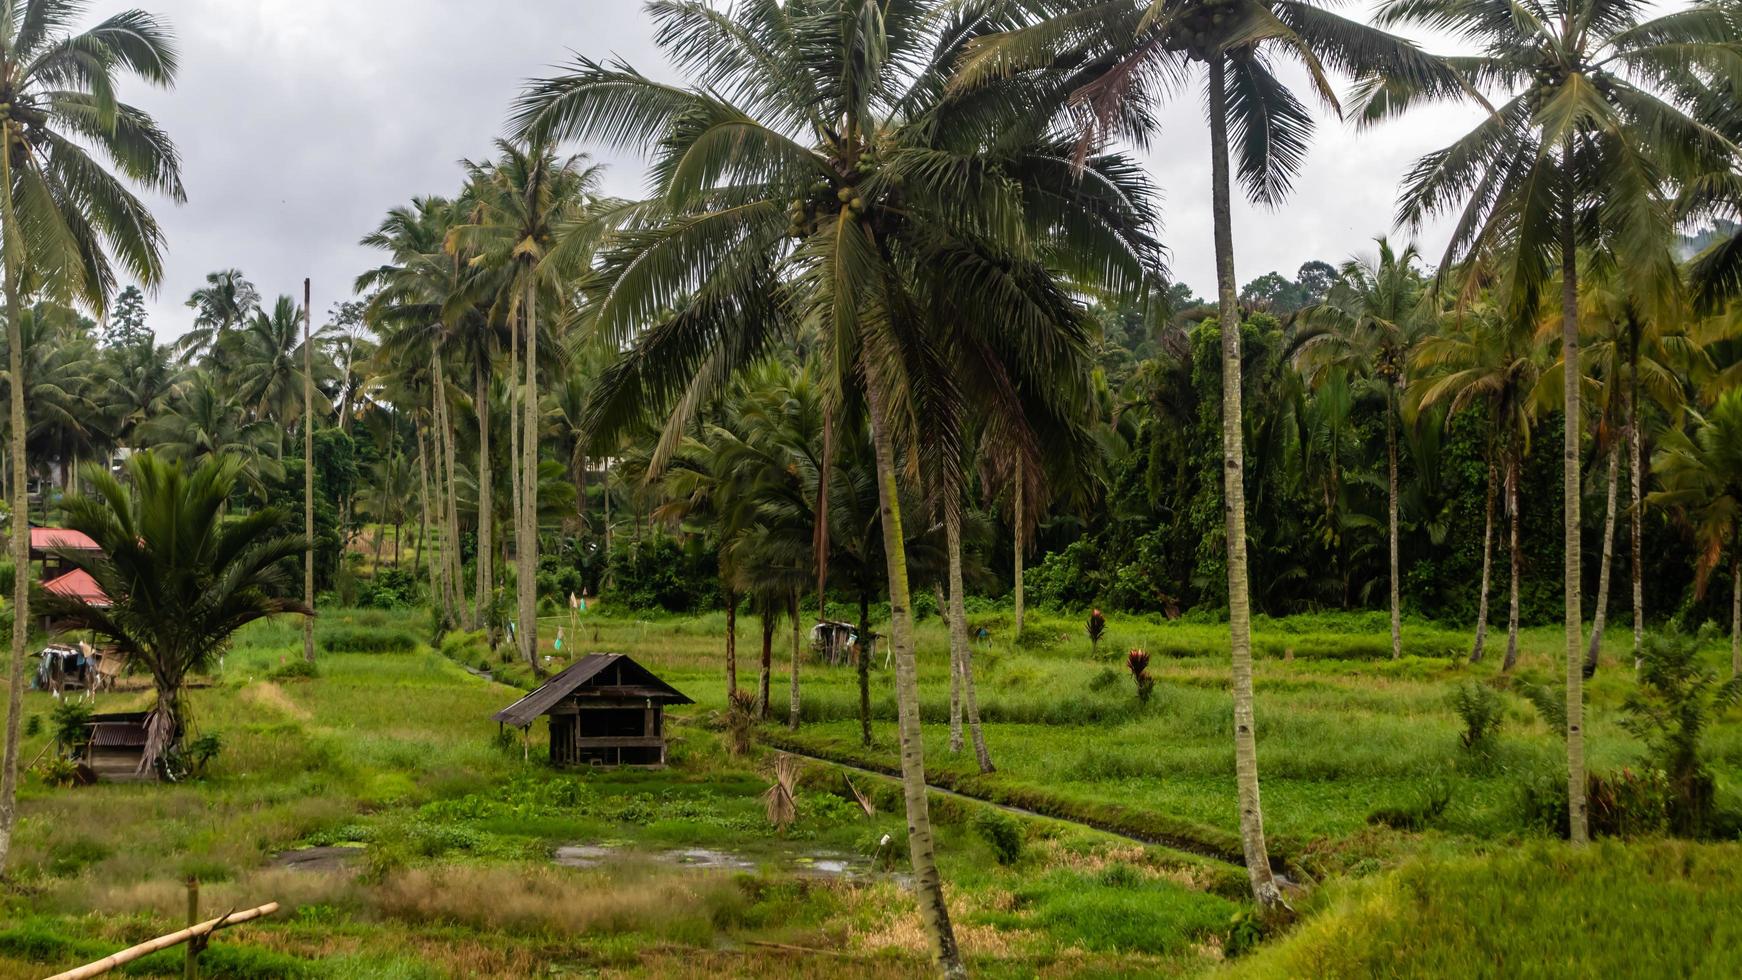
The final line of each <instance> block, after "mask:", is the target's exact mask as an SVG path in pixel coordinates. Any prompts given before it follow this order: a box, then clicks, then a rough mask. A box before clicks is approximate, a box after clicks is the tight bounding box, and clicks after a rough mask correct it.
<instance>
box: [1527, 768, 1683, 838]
mask: <svg viewBox="0 0 1742 980" xmlns="http://www.w3.org/2000/svg"><path fill="white" fill-rule="evenodd" d="M1585 801H1586V816H1587V819H1588V826H1589V829H1590V833H1591V836H1592V837H1641V836H1647V835H1650V834H1656V833H1661V832H1662V831H1663V830H1664V828H1665V827H1666V826H1668V824H1669V805H1670V786H1669V780H1668V778H1666V777H1665V776H1664V774H1663V773H1662V772H1659V771H1657V770H1643V771H1640V772H1634V771H1633V770H1631V769H1622V770H1620V771H1619V772H1613V773H1607V774H1605V773H1600V772H1594V771H1593V772H1588V773H1586V774H1585ZM1519 803H1520V806H1521V809H1522V810H1523V813H1524V818H1525V821H1526V823H1528V824H1529V825H1531V826H1534V827H1536V828H1538V829H1541V830H1544V831H1547V832H1548V833H1551V834H1554V835H1556V836H1559V837H1563V838H1564V837H1566V836H1567V828H1568V823H1567V820H1568V808H1567V776H1566V772H1565V771H1564V770H1561V771H1559V772H1549V773H1543V774H1540V775H1538V776H1537V777H1535V778H1533V779H1529V780H1526V781H1525V782H1524V783H1523V784H1522V785H1521V787H1520V790H1519Z"/></svg>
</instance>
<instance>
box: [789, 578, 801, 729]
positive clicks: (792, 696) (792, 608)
mask: <svg viewBox="0 0 1742 980" xmlns="http://www.w3.org/2000/svg"><path fill="white" fill-rule="evenodd" d="M786 609H787V613H788V614H789V615H791V617H792V690H791V691H790V692H789V697H788V700H787V705H786V727H788V728H790V729H792V730H793V731H795V732H796V731H798V635H799V628H798V589H796V588H794V589H793V590H792V596H791V597H790V598H789V599H788V600H787V607H786Z"/></svg>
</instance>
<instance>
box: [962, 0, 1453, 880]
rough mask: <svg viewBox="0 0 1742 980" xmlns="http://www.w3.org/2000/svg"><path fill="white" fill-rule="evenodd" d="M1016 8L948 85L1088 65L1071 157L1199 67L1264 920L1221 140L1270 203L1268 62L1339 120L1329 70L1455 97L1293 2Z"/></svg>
mask: <svg viewBox="0 0 1742 980" xmlns="http://www.w3.org/2000/svg"><path fill="white" fill-rule="evenodd" d="M1021 6H1022V7H1024V8H1026V10H1027V12H1028V16H1029V18H1030V20H1029V22H1028V23H1026V24H1025V25H1024V26H1023V27H1022V28H1021V29H1019V30H1014V31H1009V32H1005V33H1003V34H1000V35H997V36H993V37H988V38H985V39H982V40H980V41H979V42H977V43H976V44H975V45H974V47H973V49H972V53H971V55H970V56H969V57H968V58H967V59H966V60H965V61H964V62H963V63H962V65H961V70H960V72H959V73H958V75H957V78H956V80H955V85H956V86H957V87H958V88H962V89H968V90H972V89H974V88H976V87H977V86H978V85H980V84H983V83H984V82H986V81H987V80H990V79H997V78H1002V77H1009V76H1012V75H1020V74H1022V73H1025V72H1030V71H1035V70H1041V71H1047V70H1051V68H1050V66H1054V65H1059V64H1081V65H1085V66H1088V67H1087V69H1086V71H1087V73H1088V74H1089V75H1090V76H1091V78H1092V80H1091V81H1089V83H1088V84H1086V85H1084V86H1082V87H1081V88H1080V89H1078V90H1077V91H1076V93H1075V96H1074V97H1073V98H1072V100H1071V103H1070V107H1069V109H1070V112H1071V113H1072V114H1073V115H1074V117H1075V119H1076V122H1077V124H1078V126H1079V128H1080V130H1081V132H1082V134H1083V137H1082V139H1081V141H1080V142H1079V146H1078V151H1077V155H1078V159H1081V158H1082V157H1083V155H1084V154H1085V153H1087V152H1088V151H1089V150H1090V149H1091V148H1092V147H1093V146H1094V145H1095V144H1096V143H1097V142H1098V141H1100V140H1103V139H1106V138H1110V137H1120V136H1124V137H1130V138H1136V139H1139V140H1141V139H1144V138H1146V137H1147V136H1148V135H1150V134H1151V133H1152V132H1153V130H1154V128H1155V125H1156V122H1155V118H1154V115H1153V112H1152V110H1153V108H1154V104H1155V102H1156V100H1157V99H1159V98H1162V97H1165V96H1168V95H1171V94H1173V93H1175V92H1177V91H1178V90H1179V89H1181V88H1183V87H1184V86H1185V85H1186V84H1188V83H1189V81H1190V79H1191V78H1192V76H1193V75H1194V74H1196V71H1197V69H1198V67H1199V66H1202V68H1203V73H1204V77H1205V80H1206V89H1207V95H1208V99H1207V109H1208V113H1207V115H1208V122H1209V129H1210V185H1211V212H1212V217H1213V221H1214V225H1215V255H1216V285H1217V297H1218V307H1219V316H1218V322H1219V327H1220V331H1221V341H1222V362H1223V369H1222V375H1223V381H1222V436H1223V438H1222V442H1223V459H1224V471H1225V472H1224V474H1223V477H1224V481H1223V482H1224V487H1225V490H1224V494H1223V498H1224V499H1223V510H1224V515H1225V528H1226V532H1225V533H1226V540H1227V571H1228V619H1229V646H1230V648H1231V657H1230V660H1231V666H1232V674H1233V686H1234V748H1235V752H1234V757H1235V766H1236V770H1237V776H1238V778H1237V784H1238V790H1239V809H1240V836H1241V840H1242V844H1243V849H1244V851H1245V857H1246V868H1247V873H1248V875H1249V876H1250V878H1251V883H1252V891H1253V895H1254V897H1255V898H1256V899H1257V900H1258V902H1259V904H1260V905H1261V906H1263V907H1264V908H1266V909H1279V908H1282V907H1283V906H1284V902H1283V899H1282V893H1281V891H1280V889H1278V887H1277V885H1276V882H1275V878H1274V876H1273V875H1272V873H1271V870H1270V859H1269V853H1268V850H1267V848H1266V847H1265V843H1264V817H1263V808H1262V806H1261V804H1260V801H1259V795H1258V757H1257V733H1256V729H1255V722H1254V718H1253V707H1252V626H1251V599H1250V589H1249V586H1248V572H1247V559H1246V543H1247V542H1246V488H1245V480H1246V475H1245V474H1246V467H1245V445H1244V443H1243V441H1242V419H1243V410H1242V405H1241V373H1242V368H1241V363H1240V356H1241V324H1240V312H1239V308H1238V305H1237V300H1236V289H1237V286H1236V280H1235V274H1234V239H1233V230H1232V229H1233V219H1232V203H1231V196H1232V191H1231V186H1232V179H1233V178H1232V174H1231V171H1230V166H1229V137H1230V133H1232V136H1233V138H1234V140H1235V142H1236V143H1237V146H1238V150H1239V153H1240V180H1241V183H1243V184H1244V185H1245V188H1246V192H1247V196H1248V197H1249V198H1251V199H1252V200H1253V201H1255V202H1258V203H1261V204H1266V205H1275V204H1278V203H1280V202H1281V201H1282V199H1283V198H1284V197H1286V196H1287V194H1288V191H1289V188H1290V186H1291V184H1292V183H1293V179H1294V176H1295V175H1296V174H1297V173H1298V172H1299V170H1300V167H1301V165H1302V162H1303V161H1304V159H1305V156H1306V150H1307V146H1308V144H1309V142H1310V140H1311V137H1312V131H1313V128H1314V121H1313V116H1312V114H1311V112H1310V111H1309V110H1308V109H1307V107H1306V105H1305V104H1303V103H1302V102H1301V100H1300V99H1299V98H1297V97H1296V96H1295V94H1294V93H1293V92H1291V91H1290V90H1289V89H1288V87H1287V86H1286V85H1285V84H1284V83H1283V82H1282V80H1281V78H1279V77H1278V76H1277V74H1276V73H1275V69H1276V67H1277V61H1278V59H1283V60H1287V61H1290V62H1294V63H1297V64H1299V65H1300V66H1302V67H1304V68H1305V69H1306V73H1307V77H1308V79H1309V80H1310V84H1311V86H1312V89H1313V91H1314V93H1315V94H1316V95H1317V96H1318V97H1319V99H1320V100H1321V101H1322V102H1324V103H1325V104H1326V105H1328V106H1330V107H1331V108H1332V109H1334V110H1337V111H1339V112H1340V111H1341V110H1340V105H1339V103H1338V101H1337V96H1336V94H1335V93H1334V92H1333V91H1332V88H1331V84H1330V80H1329V77H1328V72H1329V71H1330V70H1340V71H1343V72H1345V73H1349V74H1354V75H1356V76H1359V77H1362V78H1370V79H1379V80H1382V81H1384V82H1386V83H1390V82H1392V81H1393V80H1396V81H1397V82H1399V83H1401V84H1406V85H1409V86H1411V87H1414V88H1419V89H1422V90H1425V91H1430V92H1436V93H1450V92H1454V91H1456V90H1457V89H1458V87H1459V86H1458V80H1457V79H1456V78H1455V76H1453V75H1452V73H1451V72H1450V71H1448V70H1447V69H1446V67H1445V66H1444V65H1443V63H1441V62H1440V61H1438V60H1437V59H1434V58H1431V57H1428V56H1427V55H1424V54H1423V53H1421V52H1420V51H1418V50H1417V49H1416V48H1415V47H1414V46H1413V45H1411V44H1410V43H1409V42H1407V41H1404V40H1402V39H1400V38H1397V37H1394V36H1392V35H1390V34H1387V33H1385V32H1384V31H1381V30H1377V29H1374V28H1372V27H1368V26H1367V25H1364V24H1360V23H1357V22H1355V21H1351V20H1348V19H1346V18H1343V17H1339V16H1337V15H1336V14H1333V13H1331V12H1329V11H1327V10H1324V9H1323V8H1321V7H1320V6H1318V5H1316V4H1313V3H1307V2H1300V0H1030V2H1027V3H1023V4H1021Z"/></svg>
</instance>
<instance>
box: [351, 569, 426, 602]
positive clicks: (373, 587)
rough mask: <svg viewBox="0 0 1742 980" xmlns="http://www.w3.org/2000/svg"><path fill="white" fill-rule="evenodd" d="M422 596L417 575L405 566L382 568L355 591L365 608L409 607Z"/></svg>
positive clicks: (358, 600)
mask: <svg viewBox="0 0 1742 980" xmlns="http://www.w3.org/2000/svg"><path fill="white" fill-rule="evenodd" d="M422 598H423V590H422V589H421V588H419V587H418V582H417V577H416V576H415V575H413V574H412V573H411V570H410V569H407V568H384V569H382V570H380V571H378V572H376V573H375V577H374V578H372V579H370V580H369V582H368V584H366V585H364V586H363V587H362V588H361V589H359V590H358V592H357V604H358V605H359V606H362V607H363V608H365V609H410V608H412V607H413V606H416V605H417V604H418V603H419V602H420V601H421V600H422Z"/></svg>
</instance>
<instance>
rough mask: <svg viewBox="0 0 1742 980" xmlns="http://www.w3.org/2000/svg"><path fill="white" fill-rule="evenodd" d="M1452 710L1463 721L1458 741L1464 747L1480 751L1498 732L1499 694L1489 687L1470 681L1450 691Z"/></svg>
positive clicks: (1500, 713)
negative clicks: (1461, 732)
mask: <svg viewBox="0 0 1742 980" xmlns="http://www.w3.org/2000/svg"><path fill="white" fill-rule="evenodd" d="M1452 709H1453V710H1455V711H1456V712H1457V713H1458V717H1459V718H1461V719H1463V722H1464V731H1463V734H1462V735H1461V736H1460V741H1462V742H1463V743H1464V748H1466V749H1470V750H1471V751H1481V750H1483V749H1485V748H1487V747H1488V745H1489V744H1490V742H1491V741H1492V740H1493V738H1494V735H1495V733H1497V732H1498V731H1500V721H1501V719H1502V717H1503V708H1502V705H1501V703H1500V695H1499V694H1497V693H1495V692H1494V690H1493V689H1492V688H1490V687H1487V686H1485V685H1482V684H1478V683H1476V682H1475V681H1471V682H1469V683H1468V684H1462V685H1459V687H1458V689H1457V690H1456V691H1454V692H1452Z"/></svg>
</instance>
